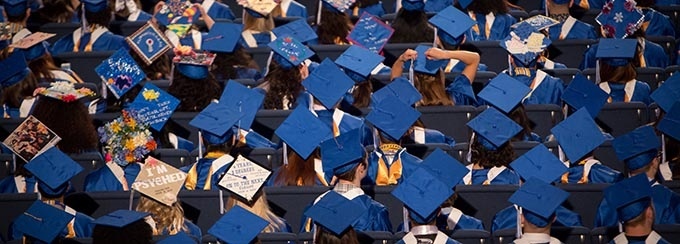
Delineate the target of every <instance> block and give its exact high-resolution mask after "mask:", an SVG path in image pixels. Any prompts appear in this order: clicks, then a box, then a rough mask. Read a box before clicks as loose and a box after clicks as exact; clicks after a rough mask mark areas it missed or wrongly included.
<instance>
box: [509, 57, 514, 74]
mask: <svg viewBox="0 0 680 244" xmlns="http://www.w3.org/2000/svg"><path fill="white" fill-rule="evenodd" d="M510 58H511V57H510V55H509V54H508V71H509V73H510V75H515V71H514V70H512V60H510Z"/></svg>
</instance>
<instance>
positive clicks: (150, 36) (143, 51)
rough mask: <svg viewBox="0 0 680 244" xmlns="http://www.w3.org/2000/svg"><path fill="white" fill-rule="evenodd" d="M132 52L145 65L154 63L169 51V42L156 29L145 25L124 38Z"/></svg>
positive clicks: (151, 25) (153, 26)
mask: <svg viewBox="0 0 680 244" xmlns="http://www.w3.org/2000/svg"><path fill="white" fill-rule="evenodd" d="M125 41H126V42H127V43H128V45H130V48H132V51H134V52H135V53H136V54H137V56H139V57H140V58H141V59H142V60H143V61H144V63H145V64H146V65H150V64H151V63H153V61H156V59H158V58H159V57H161V55H163V54H165V52H167V51H168V50H170V48H171V46H170V41H168V38H167V37H165V34H163V33H162V32H161V31H160V30H159V29H158V27H156V26H155V25H153V24H151V23H147V24H145V25H144V26H142V27H141V28H139V29H137V31H135V32H134V33H132V35H130V36H128V37H126V38H125Z"/></svg>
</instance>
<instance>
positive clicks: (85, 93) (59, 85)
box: [33, 81, 96, 103]
mask: <svg viewBox="0 0 680 244" xmlns="http://www.w3.org/2000/svg"><path fill="white" fill-rule="evenodd" d="M33 94H34V95H42V96H45V97H49V98H54V99H57V100H60V101H63V102H66V103H70V102H74V101H78V100H80V99H81V98H84V97H93V96H95V95H96V94H95V92H94V91H92V90H90V89H89V88H87V87H81V88H79V89H76V88H75V86H74V85H73V83H71V82H66V81H57V82H52V83H50V87H48V88H45V87H38V88H37V89H35V91H34V92H33Z"/></svg>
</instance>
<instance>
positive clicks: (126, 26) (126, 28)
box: [109, 21, 147, 36]
mask: <svg viewBox="0 0 680 244" xmlns="http://www.w3.org/2000/svg"><path fill="white" fill-rule="evenodd" d="M146 23H147V21H113V22H111V23H110V24H109V30H110V31H111V32H112V33H113V34H116V35H121V36H129V35H132V34H133V33H135V31H137V30H138V29H139V28H142V26H144V25H146Z"/></svg>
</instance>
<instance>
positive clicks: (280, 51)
mask: <svg viewBox="0 0 680 244" xmlns="http://www.w3.org/2000/svg"><path fill="white" fill-rule="evenodd" d="M267 45H268V46H269V48H271V49H272V51H274V56H273V59H274V60H276V62H277V63H278V64H279V65H281V67H283V68H286V69H290V68H293V67H296V66H298V65H300V64H301V63H302V62H303V61H305V59H308V58H309V57H311V56H313V55H314V52H313V51H312V50H311V49H309V47H307V46H305V45H304V44H302V43H301V42H300V41H298V40H295V38H293V37H291V36H279V38H277V39H276V40H274V41H272V42H270V43H269V44H267Z"/></svg>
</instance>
